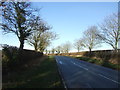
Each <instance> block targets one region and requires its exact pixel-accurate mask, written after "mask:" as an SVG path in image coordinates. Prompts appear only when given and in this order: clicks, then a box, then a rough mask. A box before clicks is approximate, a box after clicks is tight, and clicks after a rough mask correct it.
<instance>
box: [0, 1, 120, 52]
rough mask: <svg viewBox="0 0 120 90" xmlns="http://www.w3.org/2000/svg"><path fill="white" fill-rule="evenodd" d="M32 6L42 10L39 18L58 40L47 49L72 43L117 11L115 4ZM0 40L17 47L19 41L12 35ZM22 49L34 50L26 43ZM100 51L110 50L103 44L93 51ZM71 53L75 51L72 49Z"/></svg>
mask: <svg viewBox="0 0 120 90" xmlns="http://www.w3.org/2000/svg"><path fill="white" fill-rule="evenodd" d="M32 6H33V7H34V8H42V9H41V10H40V13H39V15H40V17H41V18H42V19H43V20H45V21H46V22H47V23H48V25H50V26H52V27H53V28H52V30H51V31H54V32H56V33H57V34H58V38H59V39H57V40H54V41H53V42H52V44H51V45H50V47H49V48H48V49H51V48H53V47H56V46H58V45H61V44H63V43H65V42H67V41H70V42H71V43H74V41H75V40H76V39H79V38H81V37H82V35H83V32H84V31H85V30H86V29H87V28H88V27H89V26H92V25H98V24H100V23H102V22H103V20H104V18H105V17H106V16H109V15H110V14H112V13H116V12H117V11H118V3H117V2H32ZM0 36H1V35H0ZM0 38H2V39H1V41H0V42H2V44H8V45H13V46H17V47H19V41H18V39H17V37H16V36H15V35H14V34H6V35H2V37H0ZM24 48H25V49H34V48H33V47H31V46H29V45H28V44H27V43H25V46H24ZM101 49H102V50H103V49H112V48H111V47H110V46H109V45H107V44H103V45H102V46H101V47H100V48H96V49H94V50H101ZM85 50H87V49H85ZM71 51H75V50H74V48H73V49H72V50H71Z"/></svg>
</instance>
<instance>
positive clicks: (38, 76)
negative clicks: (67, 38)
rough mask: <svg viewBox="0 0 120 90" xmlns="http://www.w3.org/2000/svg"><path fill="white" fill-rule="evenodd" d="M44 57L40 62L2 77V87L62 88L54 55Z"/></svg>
mask: <svg viewBox="0 0 120 90" xmlns="http://www.w3.org/2000/svg"><path fill="white" fill-rule="evenodd" d="M45 57H46V58H44V60H43V61H42V62H41V63H37V64H35V65H34V66H31V67H28V68H27V69H26V70H24V71H20V72H16V73H12V74H10V75H8V76H6V77H4V78H3V84H2V85H3V88H63V84H62V82H61V79H60V77H59V73H58V70H57V65H56V61H55V59H54V57H53V56H45ZM32 63H34V62H32Z"/></svg>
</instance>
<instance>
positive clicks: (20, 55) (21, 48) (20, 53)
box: [18, 39, 24, 62]
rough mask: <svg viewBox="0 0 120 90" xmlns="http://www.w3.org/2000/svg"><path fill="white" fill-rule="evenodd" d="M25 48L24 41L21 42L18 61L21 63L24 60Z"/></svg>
mask: <svg viewBox="0 0 120 90" xmlns="http://www.w3.org/2000/svg"><path fill="white" fill-rule="evenodd" d="M23 47H24V40H22V39H21V40H20V47H19V52H18V59H19V61H20V62H21V61H22V60H23V57H22V54H23Z"/></svg>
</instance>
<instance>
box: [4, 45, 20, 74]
mask: <svg viewBox="0 0 120 90" xmlns="http://www.w3.org/2000/svg"><path fill="white" fill-rule="evenodd" d="M2 47H3V49H2V68H3V71H5V72H6V70H8V69H9V70H10V69H13V67H14V66H17V64H18V63H19V61H18V59H17V56H18V48H17V47H14V46H9V45H4V46H2ZM3 73H4V72H3Z"/></svg>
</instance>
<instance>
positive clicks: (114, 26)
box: [98, 13, 120, 51]
mask: <svg viewBox="0 0 120 90" xmlns="http://www.w3.org/2000/svg"><path fill="white" fill-rule="evenodd" d="M99 26H100V28H101V34H98V36H99V38H100V39H101V40H103V41H104V42H105V43H107V44H109V45H110V46H112V47H113V49H114V50H115V51H116V50H117V49H118V42H119V41H120V25H119V23H118V15H117V14H115V13H113V14H112V15H110V16H108V17H106V18H105V19H104V22H103V23H101V24H100V25H99Z"/></svg>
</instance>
